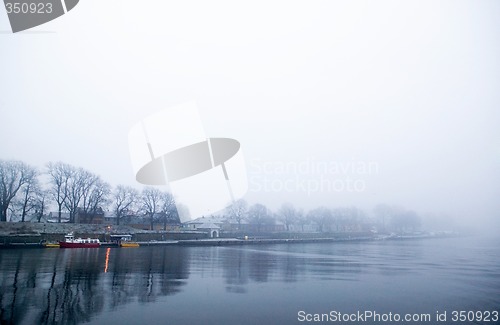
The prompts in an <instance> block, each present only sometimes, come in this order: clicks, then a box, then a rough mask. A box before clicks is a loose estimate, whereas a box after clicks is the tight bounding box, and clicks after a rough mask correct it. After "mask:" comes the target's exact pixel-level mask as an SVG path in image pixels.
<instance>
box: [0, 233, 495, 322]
mask: <svg viewBox="0 0 500 325" xmlns="http://www.w3.org/2000/svg"><path fill="white" fill-rule="evenodd" d="M0 307H1V310H0V317H1V320H2V324H107V325H109V324H148V325H152V324H299V323H304V322H299V320H298V313H299V312H300V311H302V312H303V313H307V314H315V313H319V314H324V313H330V312H331V311H338V312H342V313H355V312H357V311H365V310H371V311H376V312H378V313H380V314H382V313H390V312H391V313H393V314H394V313H399V314H401V315H404V314H406V313H409V314H414V313H422V314H431V315H432V322H428V323H429V324H431V323H432V324H434V323H436V322H435V315H436V312H440V313H443V312H445V311H446V312H447V322H441V324H444V323H449V324H471V323H484V324H493V323H495V322H468V321H465V322H452V321H451V313H452V311H454V310H465V311H478V310H481V311H483V310H490V311H493V310H497V311H500V240H499V239H498V238H479V237H468V238H446V239H425V240H407V241H374V242H343V243H318V244H315V243H308V244H279V245H253V246H226V247H174V246H169V247H139V248H127V249H124V248H100V249H9V250H7V249H4V250H0ZM325 323H326V322H325ZM337 323H338V322H337ZM352 323H353V324H357V323H360V322H352ZM365 323H371V322H365Z"/></svg>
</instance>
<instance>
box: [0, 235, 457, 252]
mask: <svg viewBox="0 0 500 325" xmlns="http://www.w3.org/2000/svg"><path fill="white" fill-rule="evenodd" d="M455 237H460V235H459V234H451V235H444V234H443V235H422V236H395V237H388V238H380V237H375V236H372V237H348V238H334V237H323V238H252V239H239V238H230V237H228V238H205V239H187V240H164V241H156V240H153V241H137V243H138V244H139V245H140V247H158V246H184V247H185V246H193V247H194V246H198V247H200V246H244V245H277V244H309V243H344V242H350V243H351V242H367V241H369V242H378V241H398V240H404V241H408V240H422V239H442V238H455ZM111 247H113V248H122V247H120V246H119V245H118V244H117V243H115V242H101V246H100V247H99V248H111ZM15 248H47V249H54V248H48V247H45V246H44V245H43V244H41V243H33V242H30V243H29V242H25V243H20V242H16V243H7V244H6V243H0V249H15ZM91 249H92V248H91Z"/></svg>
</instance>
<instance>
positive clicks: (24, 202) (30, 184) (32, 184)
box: [20, 170, 41, 222]
mask: <svg viewBox="0 0 500 325" xmlns="http://www.w3.org/2000/svg"><path fill="white" fill-rule="evenodd" d="M37 176H38V172H37V171H36V170H33V177H32V178H30V179H29V180H28V181H27V182H26V184H24V185H23V186H22V187H21V189H20V191H21V194H22V197H21V198H20V206H21V222H24V221H25V219H26V215H27V214H28V213H30V212H31V211H33V210H34V209H35V208H36V205H37V203H38V202H37V199H38V193H39V192H40V191H41V189H40V184H39V182H38V178H37Z"/></svg>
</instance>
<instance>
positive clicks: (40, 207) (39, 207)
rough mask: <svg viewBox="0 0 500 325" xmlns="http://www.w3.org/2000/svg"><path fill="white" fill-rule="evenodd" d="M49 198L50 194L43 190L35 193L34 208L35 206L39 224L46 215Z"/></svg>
mask: <svg viewBox="0 0 500 325" xmlns="http://www.w3.org/2000/svg"><path fill="white" fill-rule="evenodd" d="M48 196H49V192H48V191H46V190H44V189H41V188H40V189H39V190H37V191H36V192H35V202H34V206H35V215H36V219H37V221H38V222H40V221H41V220H42V217H43V215H44V213H45V209H46V207H47V203H48V201H49V200H48Z"/></svg>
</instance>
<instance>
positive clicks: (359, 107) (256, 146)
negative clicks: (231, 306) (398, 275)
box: [0, 0, 500, 227]
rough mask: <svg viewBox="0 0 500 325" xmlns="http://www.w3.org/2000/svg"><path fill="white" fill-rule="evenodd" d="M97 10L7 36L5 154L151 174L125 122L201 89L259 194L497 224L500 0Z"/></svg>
mask: <svg viewBox="0 0 500 325" xmlns="http://www.w3.org/2000/svg"><path fill="white" fill-rule="evenodd" d="M152 5H153V4H152ZM95 6H96V3H95V2H93V1H90V0H88V1H85V2H82V3H81V4H80V5H79V6H78V10H73V11H71V13H69V14H68V17H70V18H71V19H58V20H54V21H53V22H51V23H50V24H47V25H45V26H44V27H41V29H43V30H46V31H56V32H53V33H47V34H30V33H29V32H26V33H24V34H23V33H20V34H16V35H13V34H12V35H11V34H0V39H1V41H2V42H3V48H4V50H3V51H2V58H3V60H2V61H1V63H0V71H2V77H1V78H0V80H1V81H0V82H1V84H0V85H1V88H2V90H3V92H2V97H1V98H0V112H1V116H2V122H3V123H2V124H3V126H2V128H0V136H1V137H2V139H4V140H3V141H2V146H1V157H0V158H2V159H6V160H8V159H15V160H21V161H24V162H26V163H28V164H30V165H33V166H36V167H38V168H40V169H44V165H45V164H46V163H48V162H49V161H63V162H66V163H69V164H71V165H75V166H79V167H83V168H85V169H88V170H90V171H92V172H94V173H96V174H99V175H100V176H101V177H102V178H103V179H104V180H105V181H107V182H109V183H110V184H112V185H113V186H116V185H118V184H123V185H129V186H133V187H136V188H141V187H142V185H140V184H138V183H137V182H136V181H135V175H134V173H133V171H132V167H131V163H130V157H129V151H128V143H127V134H128V131H129V129H130V128H131V126H132V125H133V124H134V123H136V122H137V121H139V120H141V119H142V118H144V117H145V116H147V115H149V114H151V113H154V112H156V111H158V110H161V109H165V108H169V107H171V106H175V105H177V104H181V103H183V102H186V101H189V100H193V99H194V100H196V101H197V104H198V107H199V111H200V115H201V118H202V121H203V124H204V128H205V133H206V134H207V136H209V137H217V136H222V137H230V138H234V139H238V141H239V142H240V143H241V149H242V151H243V155H244V157H245V161H246V164H247V173H248V180H249V191H248V193H247V194H246V195H245V197H244V198H245V199H246V200H247V201H248V202H249V203H257V202H259V203H262V204H265V205H266V206H268V207H269V208H271V209H273V210H276V209H278V208H279V206H280V205H281V204H282V203H285V202H290V203H292V204H294V205H295V206H296V207H299V208H303V209H306V210H309V209H312V208H314V207H318V206H327V207H339V206H355V207H358V208H360V209H364V210H365V211H367V212H369V213H371V210H372V209H373V207H374V206H376V205H377V204H379V203H386V204H390V205H398V206H402V207H404V208H407V209H412V210H415V211H417V212H418V213H419V214H420V215H422V216H424V215H426V214H428V213H434V214H437V215H446V216H448V218H450V220H455V221H460V222H465V223H466V224H469V223H477V222H478V220H479V221H481V222H482V223H483V224H484V226H486V227H489V226H490V225H492V226H498V225H499V223H498V211H500V203H499V201H498V200H497V197H498V193H500V168H499V164H500V143H499V142H498V139H500V129H499V128H498V122H499V121H500V110H499V109H498V107H499V104H500V95H499V93H498V89H499V88H500V87H499V86H500V77H499V76H500V73H499V72H500V64H499V60H498V57H500V46H499V44H498V41H497V39H498V28H497V24H498V22H497V20H496V17H497V16H498V13H499V12H500V4H498V3H497V2H492V1H483V2H476V3H474V5H472V4H471V3H470V2H467V1H458V2H451V1H445V2H441V3H440V5H439V6H438V5H436V4H435V3H433V2H427V1H423V2H422V1H418V2H416V1H410V2H406V3H399V2H392V1H382V2H377V3H372V2H368V1H360V2H356V3H351V2H345V3H341V2H338V3H330V2H326V1H318V2H315V3H307V4H305V3H301V2H289V3H287V6H286V7H284V6H282V5H280V4H278V3H276V2H272V3H269V4H266V5H264V3H263V2H255V3H252V4H234V3H231V2H226V1H218V2H215V3H212V4H210V5H208V4H205V3H203V2H195V5H193V4H192V3H190V4H171V3H169V4H167V3H163V2H155V3H154V6H155V8H157V10H155V11H151V10H146V9H140V10H139V9H138V8H137V7H136V6H134V5H133V3H132V2H131V1H128V2H127V1H122V2H120V3H118V2H114V1H111V2H108V3H102V4H101V3H100V4H99V8H100V10H95ZM263 8H265V10H263ZM110 12H113V13H114V14H116V15H115V16H113V20H112V21H111V20H109V19H108V16H109V14H110ZM160 21H161V24H160ZM89 22H92V23H89ZM7 29H9V27H8V19H7V16H6V15H5V14H4V13H3V12H2V13H0V30H7ZM118 31H119V32H120V33H118V34H117V33H116V32H118ZM34 53H36V55H34ZM358 163H359V164H361V165H365V166H372V167H371V169H370V168H369V169H368V170H367V172H361V171H360V170H359V169H357V168H356V166H355V167H354V168H349V164H351V165H352V164H354V165H355V164H358ZM370 164H371V165H370ZM300 165H309V166H310V167H309V169H307V168H305V170H300V169H299V168H298V167H297V168H295V169H294V168H293V166H300ZM323 165H328V166H331V165H336V166H337V167H338V168H337V169H336V170H334V171H332V169H331V168H330V169H329V168H327V169H324V168H323V167H322V166H323ZM346 166H347V167H346ZM374 166H376V168H375V167H374ZM334 169H335V168H334ZM297 171H298V172H297ZM349 181H350V182H351V183H352V184H353V183H354V182H357V186H358V187H357V188H356V189H355V190H353V191H350V190H348V189H346V186H347V183H348V182H349ZM265 184H268V185H269V186H268V188H269V190H266V186H265ZM286 184H288V187H287V185H286ZM290 184H291V185H290ZM304 184H305V185H304ZM322 184H323V185H322ZM339 184H341V185H343V186H344V187H341V185H339ZM164 189H165V187H164Z"/></svg>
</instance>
